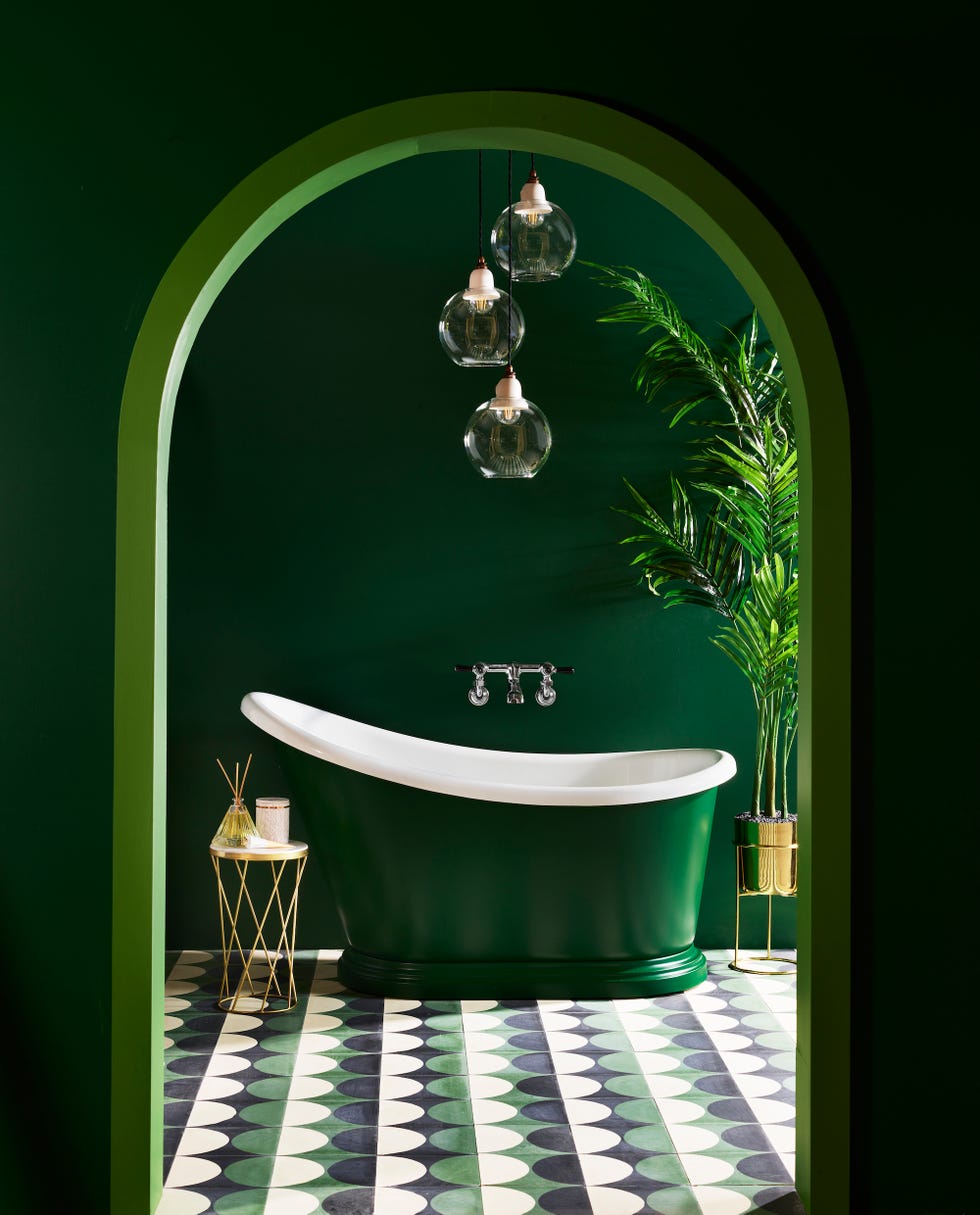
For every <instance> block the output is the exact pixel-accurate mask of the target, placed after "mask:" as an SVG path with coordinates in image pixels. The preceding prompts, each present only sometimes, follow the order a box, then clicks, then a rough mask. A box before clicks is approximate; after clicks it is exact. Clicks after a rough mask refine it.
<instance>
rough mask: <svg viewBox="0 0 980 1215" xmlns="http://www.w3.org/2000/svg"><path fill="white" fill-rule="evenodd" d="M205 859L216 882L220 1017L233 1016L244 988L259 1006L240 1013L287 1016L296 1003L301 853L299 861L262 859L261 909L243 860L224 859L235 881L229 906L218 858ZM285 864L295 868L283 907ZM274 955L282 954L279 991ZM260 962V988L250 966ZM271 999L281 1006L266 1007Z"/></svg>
mask: <svg viewBox="0 0 980 1215" xmlns="http://www.w3.org/2000/svg"><path fill="white" fill-rule="evenodd" d="M211 859H212V862H213V864H214V871H215V877H216V880H217V887H218V912H219V918H220V923H221V954H222V972H221V984H220V988H219V993H218V1000H217V1006H218V1008H220V1009H221V1010H222V1011H223V1012H237V1011H238V1008H239V1002H240V1001H241V1000H242V999H243V998H245V994H246V988H247V995H248V997H249V998H250V999H253V1000H258V1002H259V1006H258V1007H257V1008H248V1009H243V1010H242V1011H247V1012H251V1013H266V1014H268V1013H281V1012H289V1011H290V1010H291V1009H293V1008H295V1007H296V1003H297V992H296V979H295V973H294V966H293V955H294V951H295V947H296V918H297V914H296V913H297V907H298V902H299V884H300V878H301V877H302V875H303V871H304V869H305V868H306V859H307V857H306V854H305V853H303V854H301V855H299V856H295V857H287V858H284V859H281V860H277V861H271V862H270V861H264V860H263V861H262V862H261V863H263V864H270V866H271V868H270V874H271V879H272V889H271V891H270V893H269V896H268V898H267V899H266V900H265V903H264V905H262V904H259V906H258V907H257V906H256V902H255V900H253V898H252V894H251V892H250V891H249V889H248V871H249V861H248V860H244V859H242V860H240V859H238V858H229V859H232V863H233V865H234V867H235V872H236V874H237V877H238V891H237V895H236V897H235V898H234V904H233V903H232V899H230V898H229V895H228V891H227V889H226V886H225V882H224V880H223V877H222V870H221V865H220V861H219V858H218V856H216V855H215V854H214V853H212V858H211ZM252 863H253V865H254V864H258V863H259V862H258V861H255V862H252ZM290 863H293V864H295V866H296V869H295V878H294V882H293V889H292V895H291V898H290V900H289V903H288V905H287V906H285V907H284V906H283V899H282V891H281V889H280V883H281V881H282V878H283V875H284V873H285V872H286V866H287V865H288V864H290ZM273 908H275V910H276V911H277V912H278V923H276V917H275V916H273V915H271V913H272V911H273ZM246 913H247V916H248V917H250V918H251V925H250V927H249V928H248V932H249V936H251V943H250V945H249V946H248V947H247V948H246V945H245V943H244V942H243V940H242V935H243V933H244V932H245V930H246V929H245V920H246ZM273 932H275V933H276V934H277V936H276V938H275V945H274V946H273V947H272V948H270V944H271V942H272V940H273V939H274V938H273V937H272V936H271V934H272V933H273ZM246 939H247V938H246ZM280 955H282V958H283V960H284V962H285V970H286V976H285V978H286V982H285V991H284V990H283V987H282V986H280V983H279V976H278V974H277V967H278V963H279V960H280ZM236 957H237V960H238V961H239V963H240V964H241V967H242V971H241V975H240V976H239V978H238V982H237V984H236V985H235V989H234V991H232V986H231V974H230V968H231V964H232V961H233V959H235V958H236ZM262 958H264V961H265V964H266V966H267V968H268V974H267V977H266V981H265V983H264V985H263V984H262V983H261V981H260V980H259V979H258V976H257V975H256V974H255V972H254V970H253V967H254V966H255V965H256V963H257V962H258V961H259V960H260V959H262ZM274 1000H275V1001H282V1007H279V1008H275V1007H272V1002H273V1001H274Z"/></svg>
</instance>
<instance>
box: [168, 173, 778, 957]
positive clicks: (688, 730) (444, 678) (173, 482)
mask: <svg viewBox="0 0 980 1215" xmlns="http://www.w3.org/2000/svg"><path fill="white" fill-rule="evenodd" d="M537 167H538V171H539V173H540V175H541V177H542V180H543V181H544V183H545V186H546V188H547V190H548V192H549V195H550V196H551V197H552V198H554V199H555V201H556V202H558V203H559V204H560V205H562V206H563V207H564V208H565V209H566V210H567V211H569V213H571V214H573V216H574V221H575V224H576V230H577V233H578V239H579V248H578V259H577V260H576V262H574V263H573V265H572V266H571V267H570V269H569V270H568V271H567V272H566V274H565V275H564V276H563V277H562V278H561V279H560V280H559V281H557V282H554V283H547V284H533V285H532V284H524V285H522V284H518V285H517V287H516V288H515V297H516V298H517V300H518V301H519V303H520V305H521V307H522V309H523V311H524V313H525V318H526V322H527V334H526V337H525V340H524V343H523V345H522V347H521V349H520V350H519V351H518V353H517V355H516V356H515V363H516V367H517V372H518V375H519V376H520V377H521V379H522V383H523V385H524V389H525V392H526V393H527V395H528V396H529V397H530V398H531V399H532V400H533V401H534V402H535V403H536V404H538V405H539V406H540V407H541V408H542V409H544V410H545V412H546V414H547V415H548V417H549V421H550V423H551V426H552V430H553V433H554V448H553V452H552V456H551V458H550V460H549V463H548V464H547V465H546V466H545V468H544V470H543V471H542V472H541V473H540V474H539V476H538V477H537V478H536V479H535V480H533V481H527V482H525V481H519V482H509V483H508V482H487V481H485V480H483V479H482V478H481V477H480V476H479V475H478V474H477V473H476V472H475V471H474V470H473V469H472V467H471V466H470V463H469V461H468V459H467V458H466V456H465V454H464V452H463V447H462V432H463V428H464V426H465V424H466V422H467V419H468V418H469V415H470V414H471V413H472V412H473V410H474V409H475V408H476V406H477V405H478V404H479V403H480V402H481V401H482V400H485V399H486V398H487V397H488V396H490V395H491V394H492V391H493V385H494V384H495V383H496V381H497V379H498V378H499V376H500V374H501V373H500V371H499V370H482V369H476V368H467V369H462V368H459V367H457V366H456V365H455V364H453V363H452V362H451V361H450V360H449V359H448V357H447V356H446V355H445V354H444V352H443V350H442V348H441V346H440V344H439V342H438V339H437V336H436V325H437V321H438V318H439V313H440V311H441V308H442V305H443V304H444V302H445V300H446V299H447V298H448V297H449V295H451V294H453V293H454V292H455V291H457V290H460V289H461V288H462V286H463V285H465V282H466V279H467V276H468V273H469V270H470V269H471V268H472V265H473V262H474V260H475V258H476V254H477V248H478V246H477V235H476V232H477V226H476V218H477V216H476V198H475V191H474V184H475V181H476V172H477V157H476V153H440V154H430V155H426V156H421V157H415V158H413V159H410V160H407V161H400V162H398V163H397V164H395V165H392V166H389V167H388V168H386V169H383V170H379V171H375V172H374V173H371V174H368V175H367V176H365V177H363V178H360V179H358V180H356V181H353V182H350V183H348V184H347V185H345V186H343V187H341V188H339V189H337V190H335V191H334V192H332V193H331V194H329V195H326V196H324V197H323V198H321V199H320V200H319V201H318V202H316V203H314V204H311V205H310V206H308V207H307V208H305V210H304V211H302V212H300V214H299V215H297V216H296V217H294V218H293V219H292V220H290V221H289V222H288V223H286V224H285V225H283V226H282V227H281V228H279V229H277V231H276V232H275V233H274V234H273V236H272V237H271V238H270V239H269V240H267V241H266V242H265V244H264V245H263V246H261V247H260V249H259V250H258V251H257V252H256V253H255V254H253V255H252V257H251V258H249V260H248V261H247V262H246V263H245V265H243V266H242V267H241V269H240V270H239V271H238V272H237V273H236V275H235V277H234V278H233V280H232V282H231V283H230V284H229V285H228V287H227V288H226V289H225V291H224V292H223V293H222V295H221V297H220V298H219V300H218V303H217V304H216V305H215V307H214V308H213V309H212V311H211V313H210V315H209V317H208V318H207V320H206V322H205V324H204V327H203V329H202V331H201V333H200V335H199V337H198V339H197V341H196V343H195V347H194V350H193V352H192V354H191V357H190V360H189V362H188V366H187V369H186V371H185V373H184V377H183V380H182V386H181V390H180V395H179V398H178V403H177V409H176V414H175V419H174V429H173V440H172V448H171V463H170V520H169V526H170V549H169V552H170V568H169V576H168V584H169V607H170V630H169V647H170V652H169V659H170V681H169V722H168V766H169V797H168V801H169V806H168V875H169V885H168V941H169V943H170V945H171V947H172V948H181V947H190V946H191V944H192V943H195V944H196V945H201V944H203V945H209V944H213V943H214V942H215V940H216V939H217V938H216V933H217V927H218V926H217V922H216V917H215V912H214V897H213V890H212V885H213V875H212V873H211V867H210V862H209V860H208V857H207V854H206V851H205V846H206V843H207V841H208V840H209V839H210V836H211V834H212V832H213V831H214V828H215V826H216V825H217V822H218V820H219V819H220V817H221V814H222V813H223V810H224V808H225V805H226V803H227V800H228V797H227V793H228V789H227V785H226V783H225V781H224V778H223V777H222V775H221V773H220V770H219V768H218V765H217V763H216V762H215V757H216V752H217V754H219V755H220V756H221V758H222V761H223V762H224V764H225V767H226V768H227V767H228V766H229V763H234V762H236V761H240V762H241V763H242V765H243V766H244V763H245V761H246V758H247V756H248V754H249V753H250V752H254V759H253V765H252V769H251V771H250V777H249V784H248V788H247V796H246V801H247V802H248V803H249V804H254V797H255V796H263V795H265V794H269V793H274V792H276V791H279V792H286V793H289V792H291V790H290V789H289V787H288V784H287V783H286V782H285V780H284V777H283V776H282V774H281V773H280V771H279V768H278V764H277V760H276V756H275V753H274V751H273V749H272V747H271V744H270V740H268V738H267V736H266V735H264V734H262V733H261V732H260V731H258V730H257V729H256V728H255V727H254V726H252V725H251V724H250V723H249V722H248V721H246V720H245V719H244V718H243V717H242V716H241V714H240V713H239V710H238V706H239V702H240V700H241V697H242V694H243V693H244V692H247V691H250V690H253V689H254V690H266V691H275V692H278V693H280V694H283V695H288V696H291V697H294V698H296V699H300V700H303V701H305V702H306V703H309V704H315V705H318V706H322V707H327V708H331V709H333V710H334V711H336V712H340V713H344V714H347V715H349V716H353V717H355V718H357V719H359V720H364V721H369V722H372V723H374V724H376V725H380V726H383V727H385V728H388V729H394V730H399V731H402V732H405V733H412V734H416V735H418V736H421V737H427V738H438V739H441V740H443V741H447V742H455V743H462V744H469V745H472V746H481V747H491V748H500V749H510V750H519V751H533V750H541V751H604V750H629V749H639V748H645V747H674V746H699V745H704V746H718V747H722V748H724V749H727V750H729V751H731V752H732V754H734V755H735V756H736V761H737V762H738V763H739V766H740V773H739V776H738V778H737V779H736V780H734V781H732V782H731V783H730V784H728V785H726V786H724V787H723V788H722V789H721V790H720V793H719V802H718V813H717V814H716V820H715V822H716V827H715V832H714V837H713V847H712V853H711V861H710V865H709V870H708V874H707V880H706V888H705V895H704V899H703V903H702V915H701V919H700V923H699V936H698V939H699V941H700V942H701V943H702V944H704V945H706V946H715V947H717V946H730V945H731V943H732V942H733V941H734V896H733V885H732V884H733V861H732V845H731V839H732V828H731V818H732V815H733V814H736V813H739V812H740V811H741V810H743V809H745V808H747V806H748V804H749V802H750V799H751V788H752V782H751V766H752V747H753V740H754V709H753V703H752V697H751V692H750V690H749V687H748V685H747V683H745V682H744V680H743V679H742V677H741V676H740V675H739V674H738V672H737V671H736V670H735V668H734V667H733V666H732V665H731V664H730V663H729V662H728V660H726V659H725V658H724V656H723V655H722V654H721V653H720V652H719V651H718V650H717V649H716V648H715V647H714V646H713V645H712V644H711V642H710V637H711V636H712V635H713V634H714V633H715V632H716V631H717V629H718V628H719V627H720V625H721V623H722V621H721V619H720V618H719V617H717V616H714V615H712V614H711V613H710V612H708V611H706V610H702V609H683V610H680V609H674V610H671V611H666V612H665V611H664V609H663V607H662V604H661V603H659V602H657V601H656V600H654V599H653V597H652V596H650V595H649V593H648V592H647V591H646V590H645V588H642V587H638V586H637V574H636V571H634V570H631V569H630V566H629V562H630V560H631V558H632V556H633V551H631V550H629V549H627V548H623V547H620V546H619V544H618V541H619V539H620V538H622V537H624V536H627V535H630V534H632V532H633V531H634V530H635V527H634V525H633V523H632V522H631V521H630V520H628V519H626V518H624V517H623V516H622V515H618V514H616V513H615V512H614V511H613V510H612V509H611V507H612V506H613V505H616V506H621V507H625V506H628V505H629V504H630V499H629V497H628V494H627V492H626V490H625V487H624V486H623V484H622V476H623V475H624V474H627V475H628V476H629V477H630V479H631V480H633V481H634V482H637V483H639V484H642V485H643V486H644V487H646V488H647V490H648V492H649V493H651V494H653V495H655V496H656V498H657V500H658V502H660V504H661V506H662V507H663V508H664V509H669V481H668V478H669V473H670V470H671V469H673V470H675V471H677V472H679V473H680V472H682V471H683V470H684V467H685V464H684V461H685V457H686V455H687V454H688V452H689V450H690V449H689V443H690V440H691V436H692V431H691V428H689V427H688V428H686V429H683V430H679V431H671V430H670V429H669V425H668V419H667V418H666V417H665V416H664V415H663V414H662V412H661V410H660V407H659V404H658V406H650V405H647V404H645V403H644V402H643V401H642V399H641V398H640V397H639V396H638V395H637V394H636V393H635V391H634V390H633V388H632V386H631V375H632V371H633V368H634V366H635V364H636V361H637V358H638V357H639V354H640V353H641V351H642V350H643V349H644V347H645V345H646V343H647V342H648V341H649V340H650V339H649V337H647V338H644V337H642V336H641V335H639V334H638V333H637V332H636V330H635V329H633V328H626V327H623V326H612V325H603V324H599V323H598V322H597V319H596V318H597V317H598V316H599V315H600V314H601V313H602V312H603V311H604V310H605V309H607V308H609V307H610V306H611V305H613V304H615V303H619V302H620V300H621V298H622V295H621V294H619V295H615V294H613V293H612V292H611V291H610V290H609V289H608V288H605V287H602V286H601V285H599V284H598V283H596V282H595V281H594V274H595V272H594V271H593V270H591V269H590V268H588V267H587V266H586V265H585V264H584V262H583V260H582V259H583V258H584V259H588V260H594V261H597V262H600V263H603V264H613V265H623V264H629V265H636V266H640V267H642V268H643V269H644V270H645V271H646V272H647V273H648V274H650V275H651V277H653V278H654V279H655V280H656V281H658V282H660V283H662V284H663V285H664V286H666V287H667V288H668V290H670V292H671V293H672V294H673V295H674V296H675V298H676V299H677V301H678V304H679V305H680V306H681V307H682V308H683V309H684V312H685V314H686V315H687V316H688V317H689V319H690V320H691V322H692V323H694V324H696V325H697V326H698V328H699V330H701V331H702V332H703V333H704V335H705V337H706V338H707V339H708V340H710V341H712V342H714V341H721V340H723V339H724V338H725V336H726V334H725V329H724V327H726V326H727V327H729V328H733V329H737V328H738V327H739V326H740V325H741V323H742V322H743V321H744V320H745V319H746V317H747V316H748V315H749V313H750V311H751V306H752V305H751V302H750V300H749V299H748V297H747V296H746V294H745V292H744V291H743V289H742V288H741V286H740V285H739V283H738V282H737V281H736V280H735V279H734V277H733V276H732V275H731V273H730V272H729V271H728V270H727V268H726V267H725V266H724V264H723V263H722V262H721V261H720V260H719V259H718V257H717V256H716V255H715V254H714V253H713V251H712V250H711V249H710V248H709V247H708V246H707V245H705V244H704V243H703V242H702V241H701V240H700V239H699V238H698V237H697V236H696V235H695V234H694V233H693V232H692V231H691V230H690V229H689V228H688V227H687V226H686V225H685V224H683V223H682V222H681V221H680V220H678V219H677V218H676V217H674V216H673V215H672V214H671V213H670V212H668V211H666V210H665V209H664V208H662V207H661V206H659V205H658V204H656V203H654V202H653V201H652V200H651V199H649V198H648V197H646V196H645V195H642V194H640V193H638V192H637V191H636V190H633V189H632V188H631V187H628V186H626V185H623V184H622V183H620V182H617V181H615V180H613V179H612V178H609V177H607V176H605V175H603V174H600V173H596V172H594V171H593V170H589V169H585V168H583V167H582V166H579V165H574V164H571V163H568V162H565V161H561V160H553V159H549V158H543V157H538V159H537ZM527 171H528V158H527V156H526V155H519V156H516V157H515V169H514V179H515V183H516V184H515V190H516V189H517V188H519V185H520V182H521V181H523V180H524V178H525V177H526V175H527ZM484 180H485V183H486V186H485V196H486V200H487V203H486V210H487V212H488V215H487V217H486V225H485V226H486V228H487V229H488V228H489V227H490V225H491V224H492V222H493V220H494V219H495V217H496V215H497V214H498V212H499V211H500V210H501V209H502V207H503V206H504V205H505V204H506V202H507V155H506V152H503V151H498V152H494V153H489V152H488V153H487V154H486V155H485V156H484ZM491 204H492V205H491ZM485 243H486V252H487V255H488V256H489V255H490V243H489V238H488V237H486V238H485ZM494 264H495V263H494ZM393 280H394V282H393ZM497 281H498V282H499V283H500V285H501V287H506V276H505V275H504V274H503V273H501V272H499V270H498V273H497ZM392 284H393V285H392ZM477 659H482V660H484V661H489V662H499V661H509V660H512V659H513V660H519V661H551V662H555V663H556V664H559V665H574V667H575V670H576V673H575V675H574V676H573V677H570V678H567V679H559V681H558V686H559V700H558V702H557V703H556V705H555V706H554V709H553V711H552V710H549V711H547V712H545V711H543V710H541V709H540V708H539V707H538V706H537V705H536V704H535V703H534V701H533V697H532V692H533V688H534V683H533V682H532V680H531V678H530V677H528V678H527V680H526V695H527V701H526V702H525V705H524V706H523V707H522V708H520V709H518V708H515V707H514V706H512V705H511V706H508V705H507V704H506V703H505V698H504V693H505V691H506V682H505V681H504V680H503V678H502V677H501V676H497V677H494V678H491V679H490V681H489V687H490V689H491V700H490V703H489V705H488V706H486V707H485V708H484V709H482V710H480V711H477V710H476V709H474V708H473V707H472V706H471V705H470V704H469V702H468V701H467V699H466V694H465V693H466V689H467V688H468V687H469V682H468V681H467V679H466V678H465V677H464V676H461V675H459V674H456V673H455V672H454V671H453V666H454V664H455V663H456V662H473V661H475V660H477ZM294 803H295V797H294ZM311 812H312V808H311V807H305V806H303V804H302V802H300V803H296V804H295V805H294V810H293V814H294V834H296V835H297V836H298V837H299V838H308V837H309V828H308V827H305V826H304V819H305V816H306V815H307V814H309V813H311ZM582 845H583V848H588V849H590V850H591V849H593V848H595V849H596V850H597V855H598V856H599V857H600V858H602V859H601V860H600V861H599V862H598V863H604V864H615V858H614V857H602V841H601V837H600V838H597V839H594V840H592V839H589V838H586V837H583V840H582ZM364 880H365V881H370V880H371V875H370V874H365V875H364ZM505 880H506V878H505V875H502V882H505ZM758 910H759V911H760V912H761V911H762V907H761V904H760V905H759V908H758ZM794 911H795V905H794V903H793V902H792V901H791V900H787V901H782V902H780V903H779V904H777V915H778V920H777V935H776V941H777V943H779V944H787V943H792V941H793V940H794V936H793V931H792V930H793V913H794ZM746 914H747V917H749V918H748V919H747V926H748V931H749V933H750V934H751V930H752V925H753V924H755V925H756V927H757V933H762V932H764V928H763V924H764V921H763V919H762V918H761V915H760V916H759V917H757V918H756V919H755V920H753V919H752V918H751V916H752V914H753V913H752V910H749V909H748V908H747V909H746ZM300 937H301V940H302V941H303V942H304V943H306V944H307V945H309V946H326V945H342V944H343V935H342V932H341V930H340V928H339V925H338V923H337V920H336V915H335V913H334V911H333V908H332V907H331V906H330V905H329V904H328V903H327V900H326V897H325V894H324V889H323V883H322V880H321V878H320V875H319V873H318V872H317V869H316V862H315V861H314V865H313V866H311V871H310V873H309V875H308V880H307V882H306V887H305V889H304V894H303V903H302V914H301V919H300ZM747 939H749V938H747ZM762 939H763V938H762V936H761V935H757V940H760V941H761V940H762Z"/></svg>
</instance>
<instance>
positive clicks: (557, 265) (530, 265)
mask: <svg viewBox="0 0 980 1215" xmlns="http://www.w3.org/2000/svg"><path fill="white" fill-rule="evenodd" d="M490 244H491V246H492V248H493V252H494V256H495V257H496V259H497V264H498V265H499V266H500V268H501V269H502V270H506V271H507V273H508V274H511V275H512V276H513V278H514V280H515V281H520V282H525V283H545V282H548V281H549V280H550V279H554V278H560V277H561V275H562V274H563V272H564V271H565V270H567V269H568V267H569V266H570V265H571V264H572V261H573V260H574V258H575V245H576V237H575V228H574V227H573V226H572V221H571V220H570V219H569V218H568V216H567V215H566V214H565V212H564V211H563V210H562V209H561V207H559V206H557V205H556V204H555V203H553V202H549V200H548V199H547V198H546V197H545V192H544V186H542V184H541V182H540V181H539V180H538V175H537V173H535V171H534V170H533V169H532V170H531V175H530V177H528V179H527V181H526V182H525V184H524V185H523V186H522V187H521V197H520V199H519V200H518V201H517V202H516V203H512V204H511V206H509V207H507V208H506V210H504V211H502V212H501V214H500V215H499V216H498V217H497V222H496V223H495V224H494V226H493V231H492V233H491V234H490ZM512 244H513V259H512V258H511V245H512Z"/></svg>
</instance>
